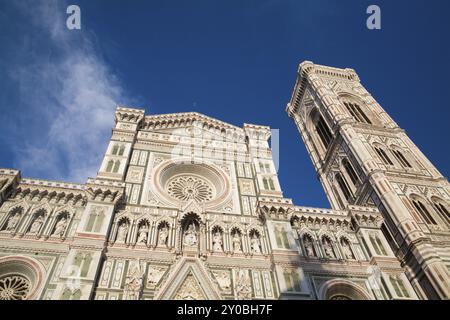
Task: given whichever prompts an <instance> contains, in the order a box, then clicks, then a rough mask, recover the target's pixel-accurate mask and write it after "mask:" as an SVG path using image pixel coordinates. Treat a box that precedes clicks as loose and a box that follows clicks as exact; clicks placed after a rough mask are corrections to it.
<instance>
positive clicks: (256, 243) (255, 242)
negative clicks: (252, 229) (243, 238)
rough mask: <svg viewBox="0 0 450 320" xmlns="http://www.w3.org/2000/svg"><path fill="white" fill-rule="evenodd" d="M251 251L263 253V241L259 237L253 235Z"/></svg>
mask: <svg viewBox="0 0 450 320" xmlns="http://www.w3.org/2000/svg"><path fill="white" fill-rule="evenodd" d="M250 250H251V252H252V253H261V241H260V240H259V237H258V236H257V235H255V234H254V235H253V236H252V238H251V240H250Z"/></svg>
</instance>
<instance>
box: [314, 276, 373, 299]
mask: <svg viewBox="0 0 450 320" xmlns="http://www.w3.org/2000/svg"><path fill="white" fill-rule="evenodd" d="M319 299H320V300H371V297H370V296H369V294H368V293H367V292H366V290H364V288H362V287H361V286H360V285H358V284H356V283H354V282H352V281H349V280H345V279H333V280H328V281H327V282H325V283H324V284H323V285H322V286H321V287H320V290H319Z"/></svg>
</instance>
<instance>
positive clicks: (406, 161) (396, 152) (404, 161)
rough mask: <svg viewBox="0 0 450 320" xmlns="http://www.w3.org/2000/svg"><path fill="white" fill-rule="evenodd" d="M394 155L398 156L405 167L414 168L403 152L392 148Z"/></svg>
mask: <svg viewBox="0 0 450 320" xmlns="http://www.w3.org/2000/svg"><path fill="white" fill-rule="evenodd" d="M391 151H392V153H393V154H394V156H395V157H396V158H397V160H398V162H400V164H401V165H402V166H403V167H404V168H412V166H411V164H410V163H409V161H408V160H407V159H406V158H405V156H404V155H403V153H402V152H401V151H400V150H398V149H392V150H391Z"/></svg>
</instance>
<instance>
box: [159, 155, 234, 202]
mask: <svg viewBox="0 0 450 320" xmlns="http://www.w3.org/2000/svg"><path fill="white" fill-rule="evenodd" d="M152 181H153V183H154V191H156V193H157V194H158V195H159V196H160V197H161V198H163V199H165V200H167V201H168V202H170V203H174V204H177V205H178V204H183V203H186V202H188V201H191V200H194V201H196V202H198V203H202V204H203V205H205V206H206V207H213V206H216V205H218V204H220V203H222V202H223V201H224V200H225V199H227V197H228V196H229V194H230V183H229V180H228V177H227V176H226V175H225V174H224V173H223V172H222V170H220V169H219V168H217V167H216V166H215V165H211V164H206V163H195V162H190V161H189V162H188V161H185V162H183V161H177V162H175V161H172V160H168V161H165V162H163V163H161V164H160V165H159V166H158V167H157V168H156V170H155V173H154V175H153V179H152Z"/></svg>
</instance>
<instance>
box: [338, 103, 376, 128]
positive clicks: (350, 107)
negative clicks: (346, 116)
mask: <svg viewBox="0 0 450 320" xmlns="http://www.w3.org/2000/svg"><path fill="white" fill-rule="evenodd" d="M344 105H345V107H346V108H347V111H348V112H349V113H350V114H351V115H352V116H353V118H354V119H355V120H356V121H358V122H361V123H367V124H372V122H371V121H370V119H369V118H368V117H367V116H366V114H365V113H364V112H363V111H362V109H361V107H360V106H359V105H358V104H357V103H350V102H344Z"/></svg>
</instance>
